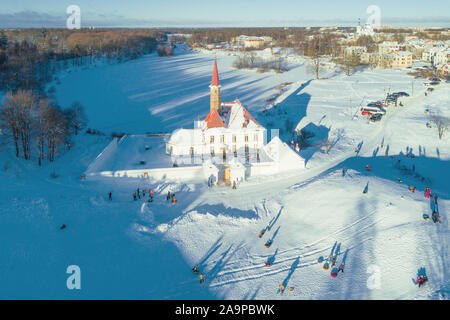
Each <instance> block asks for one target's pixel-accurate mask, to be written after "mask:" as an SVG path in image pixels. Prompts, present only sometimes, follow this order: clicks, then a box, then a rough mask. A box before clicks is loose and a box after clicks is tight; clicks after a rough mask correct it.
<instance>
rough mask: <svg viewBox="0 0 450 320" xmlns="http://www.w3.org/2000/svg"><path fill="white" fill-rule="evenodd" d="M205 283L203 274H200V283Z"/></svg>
mask: <svg viewBox="0 0 450 320" xmlns="http://www.w3.org/2000/svg"><path fill="white" fill-rule="evenodd" d="M203 282H205V276H204V274H203V273H201V274H200V283H203Z"/></svg>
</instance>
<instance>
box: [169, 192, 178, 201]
mask: <svg viewBox="0 0 450 320" xmlns="http://www.w3.org/2000/svg"><path fill="white" fill-rule="evenodd" d="M170 199H172V203H177V199H175V193H173V192H170V191H168V192H167V197H166V201H169V200H170Z"/></svg>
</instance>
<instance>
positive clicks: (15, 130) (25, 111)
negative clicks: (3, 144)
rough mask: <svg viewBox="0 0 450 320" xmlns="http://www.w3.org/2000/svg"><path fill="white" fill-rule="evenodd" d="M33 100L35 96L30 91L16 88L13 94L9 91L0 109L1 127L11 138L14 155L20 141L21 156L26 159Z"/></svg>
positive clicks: (28, 148) (31, 122) (32, 116)
mask: <svg viewBox="0 0 450 320" xmlns="http://www.w3.org/2000/svg"><path fill="white" fill-rule="evenodd" d="M35 101H36V97H35V96H34V94H33V93H32V92H31V91H25V90H18V91H17V92H16V93H15V94H13V93H11V92H9V93H8V94H7V96H6V102H5V103H4V104H3V105H2V109H1V111H0V119H1V123H2V127H3V128H5V129H6V130H7V131H8V132H9V133H10V134H11V136H12V138H13V141H14V145H15V148H16V156H17V157H19V155H20V150H19V144H20V143H21V145H22V151H23V156H24V158H25V159H26V160H29V159H30V158H31V137H32V130H33V121H34V115H33V112H34V108H35V106H36V103H35Z"/></svg>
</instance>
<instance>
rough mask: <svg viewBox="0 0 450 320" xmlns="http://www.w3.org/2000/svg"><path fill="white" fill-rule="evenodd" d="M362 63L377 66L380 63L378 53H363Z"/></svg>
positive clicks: (361, 56)
mask: <svg viewBox="0 0 450 320" xmlns="http://www.w3.org/2000/svg"><path fill="white" fill-rule="evenodd" d="M360 62H361V63H362V64H370V65H374V64H375V65H376V64H377V63H378V54H377V53H376V52H363V53H362V54H361V55H360Z"/></svg>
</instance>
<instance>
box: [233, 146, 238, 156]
mask: <svg viewBox="0 0 450 320" xmlns="http://www.w3.org/2000/svg"><path fill="white" fill-rule="evenodd" d="M233 153H234V157H235V158H236V157H237V148H236V145H233Z"/></svg>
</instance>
